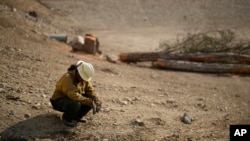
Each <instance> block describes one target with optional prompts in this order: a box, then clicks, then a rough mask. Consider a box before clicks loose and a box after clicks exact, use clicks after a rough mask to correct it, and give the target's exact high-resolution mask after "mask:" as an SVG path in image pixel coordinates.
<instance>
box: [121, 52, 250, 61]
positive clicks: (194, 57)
mask: <svg viewBox="0 0 250 141" xmlns="http://www.w3.org/2000/svg"><path fill="white" fill-rule="evenodd" d="M119 57H120V60H121V61H123V62H142V61H156V60H157V59H159V58H162V59H171V60H183V61H195V62H210V63H212V62H220V63H246V64H250V56H248V55H238V54H234V53H209V54H201V53H199V54H168V53H164V52H146V53H121V54H120V55H119Z"/></svg>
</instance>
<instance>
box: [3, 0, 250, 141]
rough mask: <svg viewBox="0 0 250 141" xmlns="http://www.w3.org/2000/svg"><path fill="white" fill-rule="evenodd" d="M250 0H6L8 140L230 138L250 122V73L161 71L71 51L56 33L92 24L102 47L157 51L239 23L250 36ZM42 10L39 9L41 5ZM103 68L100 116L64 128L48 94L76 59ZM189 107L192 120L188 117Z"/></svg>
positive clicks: (86, 29)
mask: <svg viewBox="0 0 250 141" xmlns="http://www.w3.org/2000/svg"><path fill="white" fill-rule="evenodd" d="M249 9H250V2H249V1H247V0H241V1H237V0H227V1H226V0H222V1H207V0H185V1H184V0H176V1H171V0H156V1H152V0H126V1H123V0H102V1H98V0H94V1H89V0H71V1H69V0H1V1H0V57H1V61H0V70H1V73H0V103H1V104H0V110H1V114H0V140H7V141H9V140H25V141H26V140H27V141H33V140H34V141H50V140H58V141H61V140H75V141H77V140H79V141H82V140H95V141H112V140H115V141H116V140H121V141H123V140H129V141H130V140H143V141H144V140H149V141H151V140H152V141H153V140H162V141H175V140H176V141H179V140H183V141H210V140H218V141H227V140H229V126H230V125H231V124H249V123H250V112H249V107H250V106H249V105H250V95H249V93H250V87H249V86H250V85H249V84H250V77H249V76H241V75H232V74H202V73H191V72H179V71H171V70H159V69H154V68H151V67H150V64H147V63H146V64H144V63H138V64H125V63H121V62H118V63H116V64H113V63H109V62H108V61H106V59H105V57H102V56H92V55H88V54H85V53H73V52H71V47H70V46H69V45H68V44H67V43H63V42H58V41H56V40H54V39H50V38H48V36H47V35H48V34H66V35H68V40H71V39H72V37H73V36H75V35H84V34H86V33H93V34H95V35H97V36H98V37H99V39H100V43H101V44H100V48H101V50H102V51H103V54H104V55H105V54H108V55H110V56H115V57H118V55H119V53H121V52H130V51H142V52H143V51H155V50H156V49H157V48H158V45H159V43H160V42H161V41H163V40H167V41H169V42H175V41H176V39H177V38H179V37H182V36H185V35H186V34H187V33H195V32H200V31H207V30H214V29H231V30H233V31H235V32H236V34H237V35H238V36H237V37H241V38H245V39H249V38H250V36H249V35H248V34H249V25H250V24H249V22H250V18H249V17H250V15H249V12H248V11H249ZM34 13H35V14H34ZM79 59H83V60H85V61H88V62H91V63H92V64H93V65H94V67H95V75H94V78H93V84H94V86H95V88H96V90H97V91H98V92H99V94H100V97H101V99H102V101H103V109H102V111H101V112H100V113H99V114H97V115H92V113H89V114H88V116H87V119H88V122H87V123H85V124H79V125H78V126H77V127H76V128H68V127H65V126H64V125H63V124H62V122H61V120H60V118H61V113H59V112H56V111H54V110H53V109H52V107H51V105H50V103H49V98H50V97H51V95H52V93H53V90H54V87H55V83H56V82H57V80H58V79H59V78H60V76H61V75H62V74H63V73H65V72H66V70H67V68H68V67H69V65H71V64H73V63H75V62H76V61H77V60H79ZM184 113H188V114H189V115H190V116H191V117H192V118H193V121H192V123H191V124H185V123H183V122H182V121H181V117H182V116H183V114H184Z"/></svg>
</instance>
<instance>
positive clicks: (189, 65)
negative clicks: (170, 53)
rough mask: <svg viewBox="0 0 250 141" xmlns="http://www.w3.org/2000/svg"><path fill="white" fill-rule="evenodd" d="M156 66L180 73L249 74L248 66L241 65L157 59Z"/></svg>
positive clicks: (249, 68)
mask: <svg viewBox="0 0 250 141" xmlns="http://www.w3.org/2000/svg"><path fill="white" fill-rule="evenodd" d="M156 66H157V67H159V68H163V69H173V70H181V71H194V72H205V73H237V74H250V65H243V64H219V63H200V62H190V61H176V60H167V59H158V60H157V61H156Z"/></svg>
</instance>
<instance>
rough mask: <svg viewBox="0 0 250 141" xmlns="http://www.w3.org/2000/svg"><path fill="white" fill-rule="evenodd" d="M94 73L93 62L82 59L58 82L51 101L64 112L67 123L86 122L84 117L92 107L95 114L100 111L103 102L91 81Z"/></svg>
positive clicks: (54, 106) (57, 108) (70, 124)
mask: <svg viewBox="0 0 250 141" xmlns="http://www.w3.org/2000/svg"><path fill="white" fill-rule="evenodd" d="M93 74H94V67H93V66H92V64H90V63H87V62H84V61H81V60H80V61H78V62H77V63H76V64H75V65H71V66H70V67H69V68H68V72H67V73H65V74H64V75H63V76H62V77H61V78H60V80H59V81H58V82H57V83H56V88H55V90H54V93H53V95H52V97H51V99H50V101H51V104H52V106H53V108H54V109H55V110H57V111H60V112H63V116H62V119H63V122H64V124H65V125H67V126H72V127H73V126H76V124H77V123H78V122H86V121H85V120H82V117H83V116H84V115H86V114H87V113H88V112H89V111H90V110H91V109H93V113H94V114H95V113H98V112H99V111H100V109H101V105H102V102H101V100H100V99H99V98H98V95H97V93H96V92H95V91H94V88H93V86H92V84H91V83H90V80H91V79H92V76H93Z"/></svg>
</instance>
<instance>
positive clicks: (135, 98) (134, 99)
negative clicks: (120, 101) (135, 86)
mask: <svg viewBox="0 0 250 141" xmlns="http://www.w3.org/2000/svg"><path fill="white" fill-rule="evenodd" d="M132 100H133V101H140V98H139V97H137V96H136V97H134V98H133V99H132Z"/></svg>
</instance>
